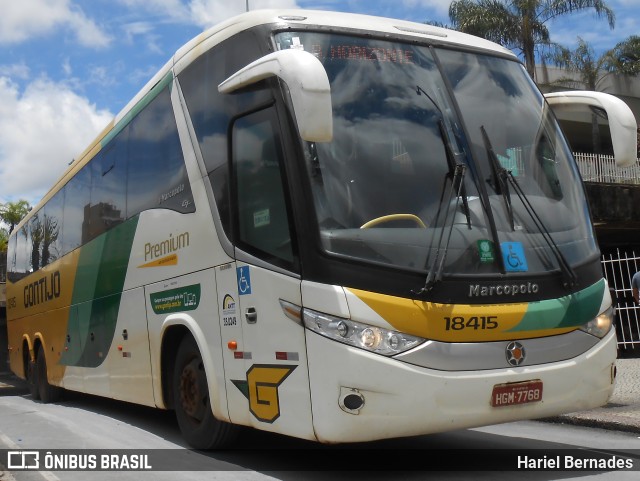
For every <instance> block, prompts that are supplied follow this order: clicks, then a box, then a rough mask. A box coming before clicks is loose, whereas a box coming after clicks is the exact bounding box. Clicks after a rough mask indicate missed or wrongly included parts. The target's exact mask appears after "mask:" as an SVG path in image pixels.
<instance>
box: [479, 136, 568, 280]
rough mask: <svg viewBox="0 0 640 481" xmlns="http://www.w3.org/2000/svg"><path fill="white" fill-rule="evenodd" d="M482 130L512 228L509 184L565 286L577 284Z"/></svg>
mask: <svg viewBox="0 0 640 481" xmlns="http://www.w3.org/2000/svg"><path fill="white" fill-rule="evenodd" d="M480 130H481V132H482V138H483V140H484V144H485V147H486V149H487V153H488V154H489V159H490V161H491V170H492V173H493V178H494V183H495V185H494V186H493V188H494V190H495V191H496V194H502V197H503V199H504V201H505V205H506V208H507V211H508V213H509V221H510V223H511V229H512V230H515V222H514V214H513V206H512V205H511V195H510V193H509V184H510V185H511V186H512V187H513V190H514V192H515V193H516V195H517V196H518V199H520V202H522V205H523V206H524V208H525V210H526V211H527V214H529V217H531V220H533V223H534V224H535V226H536V228H537V229H538V232H540V233H541V234H542V238H543V239H544V240H545V242H546V243H547V245H548V246H549V247H550V248H551V252H552V253H553V255H554V257H555V258H556V261H557V262H558V266H559V267H560V270H561V272H562V277H563V283H562V284H563V286H564V287H565V288H570V287H572V286H574V285H576V283H577V276H576V273H575V271H574V270H573V269H572V268H571V265H569V262H567V259H566V257H565V256H564V254H563V253H562V251H561V250H560V248H559V247H558V244H556V243H555V241H554V240H553V237H552V236H551V233H550V232H549V230H548V229H547V227H546V226H545V225H544V222H542V219H541V218H540V216H539V215H538V213H537V212H536V210H535V209H534V208H533V205H532V204H531V202H529V199H528V198H527V195H526V194H525V193H524V191H523V190H522V187H521V186H520V184H519V183H518V180H517V179H516V177H515V176H514V175H513V173H512V172H511V171H510V170H507V169H505V168H504V167H503V166H502V165H501V164H500V161H499V160H498V156H497V155H496V154H495V151H494V150H493V146H492V145H491V139H489V135H487V131H486V130H485V128H484V125H483V126H481V127H480Z"/></svg>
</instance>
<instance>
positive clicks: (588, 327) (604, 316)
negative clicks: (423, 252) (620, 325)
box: [580, 307, 613, 339]
mask: <svg viewBox="0 0 640 481" xmlns="http://www.w3.org/2000/svg"><path fill="white" fill-rule="evenodd" d="M612 325H613V307H610V308H609V309H607V310H606V311H604V312H602V313H601V314H599V315H598V317H596V318H595V319H592V320H591V321H589V322H587V323H586V324H584V325H583V326H581V327H580V330H581V331H584V332H586V333H588V334H591V335H592V336H596V337H599V338H600V339H602V338H603V337H604V336H606V335H607V333H608V332H609V330H610V329H611V326H612Z"/></svg>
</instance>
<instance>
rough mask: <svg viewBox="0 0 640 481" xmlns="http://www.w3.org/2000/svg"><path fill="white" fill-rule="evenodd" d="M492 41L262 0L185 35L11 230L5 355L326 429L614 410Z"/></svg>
mask: <svg viewBox="0 0 640 481" xmlns="http://www.w3.org/2000/svg"><path fill="white" fill-rule="evenodd" d="M579 105H583V106H584V105H587V106H590V107H592V108H596V109H599V110H603V111H605V112H606V113H607V114H608V116H609V120H610V125H611V132H612V138H613V145H614V149H615V154H616V157H617V162H618V163H619V164H620V165H624V164H625V163H629V162H631V161H633V160H635V151H634V149H635V120H633V115H632V114H631V112H630V111H629V109H628V108H627V107H626V106H624V104H623V103H622V102H620V101H618V100H616V99H615V98H613V97H610V96H607V95H604V94H594V93H584V92H582V93H581V92H577V93H576V92H572V93H568V94H553V95H550V96H548V98H547V99H546V100H545V97H544V96H543V95H542V94H541V93H540V91H539V90H538V89H537V88H536V86H535V84H534V83H533V82H532V80H531V78H530V77H529V76H528V75H527V73H526V71H525V69H524V68H523V65H522V64H521V63H520V62H519V61H518V60H517V58H516V57H515V56H514V55H513V54H512V53H511V52H510V51H508V50H506V49H504V48H502V47H500V46H498V45H496V44H493V43H490V42H487V41H485V40H482V39H479V38H475V37H471V36H468V35H464V34H461V33H458V32H455V31H450V30H444V29H440V28H436V27H431V26H427V25H423V24H416V23H410V22H406V21H400V20H393V19H386V18H377V17H366V16H360V15H348V14H344V13H330V12H319V11H299V10H296V11H273V10H265V11H255V12H250V13H246V14H243V15H240V16H238V17H235V18H233V19H231V20H229V21H227V22H225V23H222V24H220V25H218V26H215V27H213V28H211V29H210V30H208V31H206V32H204V33H202V34H201V35H200V36H198V37H197V38H195V39H194V40H192V41H191V42H190V43H188V44H186V45H185V46H184V47H182V48H181V49H180V50H178V52H177V53H176V54H175V56H173V58H171V60H170V61H169V62H168V63H167V64H166V65H165V67H164V68H163V69H161V71H159V72H158V73H157V75H156V76H155V77H154V78H153V79H152V80H151V81H150V82H149V83H148V84H147V85H146V86H145V87H144V88H143V89H142V91H141V92H140V93H139V94H138V95H137V96H136V97H135V98H134V99H133V100H132V101H131V102H130V103H129V104H128V105H127V106H126V107H125V108H124V110H122V112H120V114H118V115H117V117H116V118H115V119H114V121H113V122H112V123H111V124H110V125H109V126H108V127H107V128H106V129H105V130H104V132H102V134H100V135H99V136H98V138H97V139H96V140H95V142H94V143H93V144H92V145H90V146H89V147H88V148H87V149H86V151H85V152H84V153H83V154H82V155H80V156H79V157H78V158H77V160H75V161H74V162H73V164H72V165H71V166H70V167H69V169H68V171H67V172H66V173H65V174H64V175H63V176H62V177H61V178H60V179H59V180H58V182H57V183H56V184H55V185H54V186H53V187H52V188H51V190H50V191H49V192H48V193H47V195H46V196H45V197H44V198H43V199H42V201H41V202H40V203H39V204H38V205H37V206H36V207H35V208H34V209H33V210H32V211H31V212H30V213H29V215H28V216H27V217H26V218H25V219H24V220H23V221H22V223H21V224H20V225H19V226H18V227H17V228H16V229H15V231H14V233H13V234H12V236H11V238H10V242H9V260H8V264H9V266H8V279H7V304H8V336H9V350H10V354H9V357H10V364H11V369H12V371H13V372H14V373H15V374H16V375H18V376H20V377H22V378H25V379H27V380H28V382H29V385H30V389H31V393H32V395H33V397H34V398H35V399H38V398H39V399H41V400H42V401H43V402H51V401H55V400H56V399H57V398H58V396H59V395H60V393H61V392H62V391H63V390H72V391H80V392H86V393H91V394H95V395H100V396H106V397H111V398H115V399H120V400H124V401H128V402H132V403H137V404H143V405H147V406H155V407H158V408H160V409H171V410H175V412H176V415H177V419H178V421H179V425H180V428H181V430H182V432H183V434H184V437H185V438H186V440H187V441H188V443H189V444H190V445H191V446H193V447H196V448H215V447H221V446H224V445H225V443H227V442H228V441H229V440H230V438H231V436H232V435H233V433H234V431H235V429H234V428H235V426H236V425H243V426H252V427H255V428H258V429H262V430H266V431H272V432H277V433H282V434H286V435H290V436H295V437H299V438H303V439H308V440H316V441H319V442H323V443H339V442H355V441H365V440H374V439H381V438H390V437H399V436H409V435H418V434H425V433H433V432H440V431H445V430H451V429H459V428H466V427H473V426H480V425H487V424H495V423H502V422H507V421H513V420H518V419H532V418H540V417H545V416H551V415H555V414H558V413H562V412H568V411H575V410H581V409H588V408H592V407H595V406H600V405H602V404H604V403H606V401H607V399H608V398H609V396H610V394H611V392H612V391H613V388H614V382H615V358H616V339H615V333H614V330H612V329H611V323H612V315H611V312H612V311H611V299H610V296H609V291H608V289H607V286H606V282H605V280H604V279H603V276H602V271H601V267H600V262H599V250H598V246H597V243H596V240H595V237H594V229H593V226H592V224H591V221H590V216H589V208H588V205H587V201H586V198H585V193H584V189H583V185H582V182H581V178H580V175H579V172H578V170H577V167H576V163H575V161H574V159H573V157H572V154H571V152H570V150H569V147H568V145H567V142H566V140H565V138H564V136H563V134H562V132H561V130H560V128H559V126H558V123H557V121H556V119H555V117H554V114H553V113H552V112H551V110H550V109H551V108H556V107H557V108H558V109H569V110H570V109H573V108H576V106H579Z"/></svg>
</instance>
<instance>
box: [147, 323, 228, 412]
mask: <svg viewBox="0 0 640 481" xmlns="http://www.w3.org/2000/svg"><path fill="white" fill-rule="evenodd" d="M185 336H191V337H193V339H194V340H195V341H196V344H197V346H198V350H199V351H200V356H201V357H202V362H203V364H204V368H205V373H206V375H207V384H208V387H209V398H210V399H211V409H212V411H213V414H214V416H215V417H216V418H217V419H219V420H222V421H228V420H229V413H228V409H227V404H226V394H225V393H224V392H220V385H219V382H218V376H221V378H222V379H224V372H223V371H224V366H223V364H222V356H221V354H220V355H219V358H220V359H219V360H218V362H216V361H215V360H214V353H213V352H212V351H214V350H215V349H216V346H215V345H213V344H212V343H211V342H207V338H206V336H205V333H204V332H203V331H202V329H201V328H200V326H199V325H198V324H197V322H196V321H195V319H193V318H191V317H190V316H184V317H183V316H180V315H175V316H169V317H167V319H166V320H165V323H164V325H163V328H162V332H161V341H160V363H159V364H160V384H161V392H162V403H163V404H164V407H165V408H167V409H173V408H174V405H173V387H172V386H173V382H172V381H173V367H174V365H175V360H176V354H177V352H178V348H179V347H180V343H181V342H182V340H183V339H184V337H185ZM212 341H213V343H215V342H218V343H219V339H213V340H212ZM219 351H220V349H219V348H218V352H219Z"/></svg>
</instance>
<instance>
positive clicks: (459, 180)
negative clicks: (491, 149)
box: [411, 164, 470, 296]
mask: <svg viewBox="0 0 640 481" xmlns="http://www.w3.org/2000/svg"><path fill="white" fill-rule="evenodd" d="M466 170H467V166H466V165H465V164H456V165H455V168H454V169H453V171H449V172H448V173H447V174H446V175H445V178H444V184H443V185H442V194H441V195H440V203H439V205H438V212H437V213H436V218H435V221H434V236H435V228H436V227H437V226H438V225H439V224H438V221H439V219H440V215H441V213H442V206H443V205H445V203H444V199H445V191H446V184H447V181H448V180H449V179H451V183H450V184H449V191H448V195H447V196H446V197H447V202H446V209H445V214H444V219H443V221H442V228H441V229H439V230H440V235H439V237H438V244H437V247H436V252H435V255H434V257H433V260H432V262H431V266H430V267H429V273H428V274H427V279H426V281H425V283H424V287H422V288H421V289H420V290H419V291H414V290H411V293H412V294H415V295H418V296H421V295H424V294H426V293H428V292H430V291H431V289H433V287H434V286H435V285H436V284H437V283H438V282H440V280H441V279H442V271H443V270H444V261H445V259H446V257H447V251H448V250H449V242H450V241H451V234H452V233H453V226H454V224H455V216H456V212H457V210H458V206H459V205H460V198H461V193H462V190H463V188H464V176H465V173H466ZM454 197H455V199H456V201H455V204H454V206H453V209H452V208H451V205H452V201H453V199H454ZM467 219H469V218H468V217H467ZM468 222H469V220H468ZM469 228H470V227H469ZM429 257H430V255H429ZM427 262H428V258H427Z"/></svg>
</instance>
